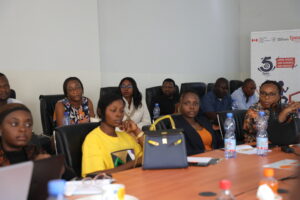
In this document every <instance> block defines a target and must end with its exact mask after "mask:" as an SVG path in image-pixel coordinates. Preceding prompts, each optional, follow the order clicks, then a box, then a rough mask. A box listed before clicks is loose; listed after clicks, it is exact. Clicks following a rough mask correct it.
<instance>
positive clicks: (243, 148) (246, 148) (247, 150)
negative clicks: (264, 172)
mask: <svg viewBox="0 0 300 200" xmlns="http://www.w3.org/2000/svg"><path fill="white" fill-rule="evenodd" d="M236 152H237V153H242V154H249V155H250V154H256V152H257V150H256V148H253V147H252V146H250V145H247V144H243V145H238V146H237V147H236Z"/></svg>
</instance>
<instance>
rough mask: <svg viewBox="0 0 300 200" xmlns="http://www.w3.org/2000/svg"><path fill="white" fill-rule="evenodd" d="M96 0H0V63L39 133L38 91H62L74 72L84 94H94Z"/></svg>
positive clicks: (96, 82) (95, 96) (96, 75)
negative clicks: (29, 110) (28, 110)
mask: <svg viewBox="0 0 300 200" xmlns="http://www.w3.org/2000/svg"><path fill="white" fill-rule="evenodd" d="M97 5H98V4H97V0H84V1H82V0H26V1H23V0H0V27H1V28H0V68H1V70H0V71H1V72H2V73H4V74H6V75H7V77H8V79H9V81H10V85H11V88H13V89H15V90H16V92H17V99H19V100H21V101H22V102H23V103H25V104H26V105H27V106H28V107H29V108H30V109H31V111H32V113H33V116H34V120H35V124H34V131H35V132H37V133H41V132H42V128H41V123H40V111H39V99H38V97H39V95H40V94H58V93H63V90H62V84H63V81H64V80H65V79H66V78H67V77H69V76H77V77H79V78H80V79H81V80H82V81H83V84H84V87H85V95H86V96H88V97H90V98H91V99H92V100H93V101H94V102H96V101H97V99H98V97H99V87H100V59H99V39H98V38H99V30H98V10H97Z"/></svg>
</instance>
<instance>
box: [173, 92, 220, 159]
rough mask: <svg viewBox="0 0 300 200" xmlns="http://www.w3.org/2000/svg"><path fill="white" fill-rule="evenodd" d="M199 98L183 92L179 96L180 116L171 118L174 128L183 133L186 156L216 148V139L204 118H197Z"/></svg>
mask: <svg viewBox="0 0 300 200" xmlns="http://www.w3.org/2000/svg"><path fill="white" fill-rule="evenodd" d="M199 109H200V98H199V96H198V94H197V93H196V92H194V91H186V92H183V93H182V94H181V96H180V102H179V112H180V115H175V116H173V119H174V122H175V125H176V128H182V129H183V130H184V131H183V132H184V136H185V142H186V148H187V154H188V155H194V154H198V153H202V152H204V151H210V150H213V149H216V148H217V146H218V145H217V137H216V134H215V132H214V130H213V129H212V127H211V124H210V123H209V121H208V120H207V119H206V118H205V117H197V115H198V112H199Z"/></svg>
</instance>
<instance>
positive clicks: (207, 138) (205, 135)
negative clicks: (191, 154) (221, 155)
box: [197, 128, 212, 151]
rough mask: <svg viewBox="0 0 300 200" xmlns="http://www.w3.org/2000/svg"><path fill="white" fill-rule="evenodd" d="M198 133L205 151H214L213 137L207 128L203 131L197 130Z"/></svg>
mask: <svg viewBox="0 0 300 200" xmlns="http://www.w3.org/2000/svg"><path fill="white" fill-rule="evenodd" d="M197 132H198V134H199V136H200V137H201V139H202V142H203V145H204V149H205V151H211V150H212V136H211V134H210V133H209V132H208V130H206V129H205V128H203V129H201V130H197Z"/></svg>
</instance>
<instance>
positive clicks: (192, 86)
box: [180, 82, 206, 98]
mask: <svg viewBox="0 0 300 200" xmlns="http://www.w3.org/2000/svg"><path fill="white" fill-rule="evenodd" d="M186 90H194V91H196V92H197V93H198V95H199V97H200V98H201V97H203V95H204V94H205V93H206V83H203V82H193V83H182V84H181V86H180V94H182V93H183V92H184V91H186Z"/></svg>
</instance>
